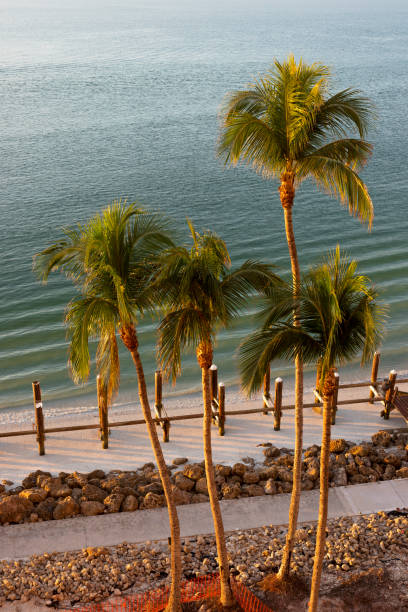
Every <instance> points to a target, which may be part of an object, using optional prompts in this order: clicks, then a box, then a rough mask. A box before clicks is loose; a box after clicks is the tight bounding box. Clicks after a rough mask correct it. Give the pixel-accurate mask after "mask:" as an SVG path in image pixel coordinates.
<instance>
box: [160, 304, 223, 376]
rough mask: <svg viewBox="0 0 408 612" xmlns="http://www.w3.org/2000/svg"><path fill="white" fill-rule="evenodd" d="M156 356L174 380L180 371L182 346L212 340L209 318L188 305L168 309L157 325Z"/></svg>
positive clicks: (195, 346) (196, 344) (192, 346)
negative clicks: (176, 308) (158, 337)
mask: <svg viewBox="0 0 408 612" xmlns="http://www.w3.org/2000/svg"><path fill="white" fill-rule="evenodd" d="M159 336H160V342H159V345H158V358H159V361H160V363H161V364H162V366H163V368H164V371H165V373H166V374H167V375H168V376H171V378H172V379H173V381H175V379H176V377H177V376H178V374H180V371H181V353H182V350H183V349H184V348H197V346H198V345H199V344H200V343H201V342H203V341H205V342H213V334H212V330H211V325H210V322H209V320H208V319H207V318H206V317H205V316H204V315H203V313H202V312H200V311H199V310H197V309H195V308H191V307H190V308H189V307H188V306H186V307H184V308H180V309H179V310H172V311H170V312H169V313H168V314H167V315H166V316H165V317H164V318H163V320H162V321H161V323H160V326H159Z"/></svg>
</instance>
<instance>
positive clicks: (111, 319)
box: [34, 200, 173, 396]
mask: <svg viewBox="0 0 408 612" xmlns="http://www.w3.org/2000/svg"><path fill="white" fill-rule="evenodd" d="M169 231H170V226H169V223H168V222H167V221H166V220H164V219H163V218H162V217H161V216H160V215H157V214H154V213H149V212H146V211H144V210H143V209H142V208H140V207H139V206H137V205H136V203H132V204H127V203H126V201H123V202H122V201H121V200H118V201H114V202H113V203H112V204H111V205H110V206H108V207H107V208H106V209H105V210H104V211H103V212H102V213H101V214H98V215H95V216H94V217H93V218H92V219H91V220H90V221H89V222H87V223H85V224H80V225H77V226H76V227H75V228H73V229H72V228H70V229H65V230H63V232H62V233H63V238H62V239H61V240H59V241H58V242H56V243H54V244H52V245H51V246H49V247H48V248H47V249H44V250H43V251H41V253H39V254H38V255H36V256H35V258H34V270H35V272H36V273H37V275H38V276H39V278H40V279H42V280H43V281H44V282H46V281H47V279H48V276H49V274H50V273H51V272H54V271H56V270H60V271H61V272H63V273H64V274H65V275H66V276H67V277H69V278H70V279H71V280H72V281H73V282H74V284H75V285H76V286H77V288H78V290H79V292H80V295H79V296H77V297H76V298H74V299H73V300H72V301H71V302H70V303H69V304H68V306H67V310H66V317H65V321H66V324H67V330H68V338H69V340H70V349H69V364H70V367H71V371H72V375H73V378H74V380H75V381H80V380H86V379H87V378H88V376H89V371H90V353H89V340H90V339H97V340H98V348H97V352H96V365H97V369H98V371H99V373H100V374H101V376H102V379H103V381H104V384H105V385H106V386H107V388H108V393H109V395H110V396H111V395H112V393H113V392H114V391H115V390H116V389H117V387H118V385H119V374H120V369H119V356H118V347H117V341H116V331H117V328H118V326H123V325H126V324H130V323H135V321H136V317H137V316H138V315H139V314H143V312H144V311H145V310H147V309H152V308H154V307H155V304H156V299H157V294H156V291H155V288H154V283H153V282H152V281H153V277H154V275H155V273H156V271H157V270H156V265H157V264H156V258H157V255H158V253H159V252H160V251H161V250H163V249H164V248H168V247H169V246H172V245H173V242H172V240H171V239H170V237H169Z"/></svg>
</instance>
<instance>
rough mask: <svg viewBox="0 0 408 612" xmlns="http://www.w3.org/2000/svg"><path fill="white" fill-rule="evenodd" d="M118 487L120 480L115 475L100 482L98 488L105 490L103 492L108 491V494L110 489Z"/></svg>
mask: <svg viewBox="0 0 408 612" xmlns="http://www.w3.org/2000/svg"><path fill="white" fill-rule="evenodd" d="M119 485H120V480H119V479H118V477H117V475H115V476H109V475H108V476H107V477H106V478H105V479H104V480H101V481H100V487H101V488H102V489H105V491H109V493H110V492H111V491H112V489H114V488H115V487H118V486H119Z"/></svg>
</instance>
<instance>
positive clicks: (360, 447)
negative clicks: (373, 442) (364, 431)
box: [349, 444, 371, 457]
mask: <svg viewBox="0 0 408 612" xmlns="http://www.w3.org/2000/svg"><path fill="white" fill-rule="evenodd" d="M370 450H371V449H370V447H369V446H368V445H367V444H356V445H355V446H352V447H351V448H350V449H349V452H350V453H351V454H352V455H354V456H357V457H367V455H369V454H370Z"/></svg>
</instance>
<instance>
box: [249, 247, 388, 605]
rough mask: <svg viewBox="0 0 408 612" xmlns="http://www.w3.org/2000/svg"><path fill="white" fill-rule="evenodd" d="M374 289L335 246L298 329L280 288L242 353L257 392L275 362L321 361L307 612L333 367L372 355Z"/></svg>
mask: <svg viewBox="0 0 408 612" xmlns="http://www.w3.org/2000/svg"><path fill="white" fill-rule="evenodd" d="M377 295H378V294H377V292H376V290H375V289H374V288H373V287H372V286H371V285H370V281H369V279H368V278H367V277H365V276H362V275H360V274H358V273H357V263H356V262H355V261H348V260H347V258H346V257H345V256H342V255H341V253H340V249H339V247H337V249H336V251H335V252H333V253H331V254H329V256H328V258H327V260H326V262H325V263H324V264H323V265H321V266H319V267H316V268H314V269H312V270H311V271H310V272H309V274H308V275H307V276H306V277H305V279H304V282H303V283H302V284H301V285H300V287H299V292H298V295H297V302H296V305H297V309H298V316H299V319H298V321H299V323H300V325H299V326H295V324H294V323H293V321H292V311H293V296H292V295H291V289H290V287H288V286H287V287H286V288H283V289H282V291H281V295H280V297H279V298H278V299H276V296H274V298H273V299H272V300H269V304H268V305H267V307H266V309H265V311H264V320H265V324H264V326H263V328H262V329H260V330H259V331H257V332H255V333H254V334H253V335H252V336H250V337H249V338H248V339H247V340H245V341H244V343H243V344H242V345H241V348H240V355H241V372H242V379H243V383H244V385H245V387H246V388H247V389H248V390H249V391H252V390H255V389H256V388H259V387H260V385H261V383H262V376H263V372H264V371H265V368H266V367H267V366H268V365H269V363H270V362H271V361H272V360H273V359H276V358H279V357H280V358H282V357H283V358H289V359H293V358H295V357H296V355H298V354H299V353H300V352H301V353H302V355H303V358H304V360H305V361H307V362H308V363H316V361H318V360H320V361H319V362H320V381H321V382H320V392H321V394H322V396H323V431H322V447H321V455H320V503H319V519H318V528H317V534H316V552H315V561H314V567H313V578H312V589H311V597H310V604H309V605H310V610H312V611H313V612H314V611H315V610H316V609H317V601H318V593H319V587H320V578H321V572H322V564H323V557H324V550H325V540H326V522H327V502H328V487H329V458H330V426H331V404H332V395H333V391H334V376H333V375H334V371H335V368H336V366H338V365H340V364H342V363H345V362H347V361H350V360H352V359H353V357H355V355H357V353H359V352H360V351H362V359H361V362H362V364H363V363H365V362H366V361H367V360H368V359H369V358H370V356H371V355H372V354H373V352H374V350H375V348H376V346H377V345H378V343H379V341H380V339H381V336H382V330H383V325H384V318H385V308H384V306H382V305H381V304H379V303H378V301H376V298H377Z"/></svg>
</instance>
